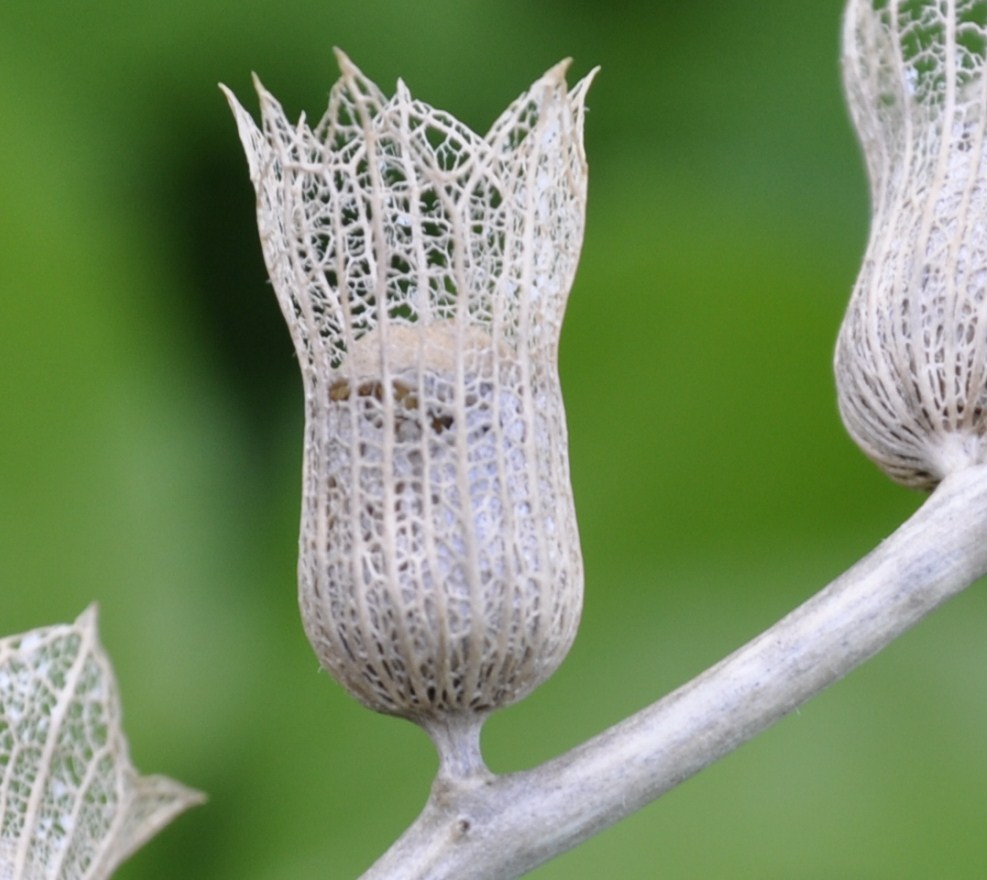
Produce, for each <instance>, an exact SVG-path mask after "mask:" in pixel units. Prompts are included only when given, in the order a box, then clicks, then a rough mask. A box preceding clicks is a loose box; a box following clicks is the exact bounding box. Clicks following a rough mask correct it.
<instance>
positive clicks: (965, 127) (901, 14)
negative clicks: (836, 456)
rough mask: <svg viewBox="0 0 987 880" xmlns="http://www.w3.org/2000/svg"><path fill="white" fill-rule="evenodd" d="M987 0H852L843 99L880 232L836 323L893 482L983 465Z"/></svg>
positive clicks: (849, 372)
mask: <svg viewBox="0 0 987 880" xmlns="http://www.w3.org/2000/svg"><path fill="white" fill-rule="evenodd" d="M985 66H987V4H984V3H983V2H982V0H934V2H933V0H850V2H849V4H848V6H847V10H846V18H845V23H844V42H843V70H844V79H845V85H846V93H847V99H848V102H849V105H850V110H851V115H852V117H853V121H854V123H855V125H856V128H857V131H858V134H859V136H860V140H861V143H862V145H863V148H864V152H865V155H866V160H867V169H868V172H869V176H870V181H871V199H872V219H871V231H870V241H869V244H868V247H867V252H866V255H865V257H864V264H863V268H862V269H861V272H860V276H859V278H858V280H857V284H856V287H855V289H854V292H853V297H852V299H851V301H850V306H849V310H848V312H847V315H846V318H845V319H844V322H843V326H842V328H841V330H840V336H839V342H838V344H837V351H836V377H837V388H838V393H839V405H840V411H841V413H842V415H843V420H844V422H845V424H846V426H847V428H848V430H849V432H850V434H851V435H852V436H853V438H854V439H855V440H856V441H857V443H858V444H859V445H860V446H861V447H862V448H863V450H864V451H865V452H866V453H867V455H869V456H870V457H871V458H872V459H873V460H874V461H875V462H877V464H878V465H880V466H881V467H882V468H883V469H884V470H885V471H886V472H887V473H888V474H889V475H890V476H891V477H893V478H894V479H895V480H898V481H899V482H901V483H904V484H906V485H909V486H915V487H919V488H932V487H934V486H935V485H936V484H937V483H938V482H939V481H940V480H942V479H943V478H944V477H945V476H946V475H948V474H949V473H951V472H953V471H954V470H957V469H961V468H963V467H966V466H969V465H972V464H978V463H982V462H984V461H987V441H985V434H987V76H985Z"/></svg>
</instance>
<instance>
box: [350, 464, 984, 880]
mask: <svg viewBox="0 0 987 880" xmlns="http://www.w3.org/2000/svg"><path fill="white" fill-rule="evenodd" d="M985 573H987V465H980V466H976V467H971V468H968V469H966V470H964V471H961V472H959V473H957V474H955V475H953V476H950V477H948V478H947V479H946V480H944V481H943V482H942V483H941V484H940V486H939V488H938V489H936V491H935V492H934V493H933V494H932V495H931V497H930V498H929V499H928V500H927V501H926V503H925V504H924V505H923V506H922V507H921V508H920V509H919V510H918V511H917V512H916V513H915V514H914V515H913V516H912V517H911V518H910V519H909V520H908V521H907V522H905V524H904V525H902V526H901V527H900V528H899V529H898V530H897V531H896V532H895V533H894V534H893V535H892V536H891V537H890V538H888V539H887V540H886V541H884V542H883V543H882V544H880V545H879V546H878V547H877V549H876V550H874V551H873V552H872V553H870V554H869V555H868V556H866V557H864V559H862V560H861V561H860V562H859V563H857V564H856V565H855V566H853V567H852V568H851V569H850V570H849V571H847V572H846V573H845V574H843V575H842V576H841V577H839V578H837V579H836V580H835V581H834V582H833V583H832V584H830V585H829V586H828V587H826V588H825V589H824V590H822V591H821V592H820V593H818V594H817V595H816V596H814V597H813V598H812V599H810V600H809V601H808V602H806V603H805V604H804V605H802V606H800V607H799V608H797V609H796V610H795V611H793V612H792V613H791V614H789V615H788V616H787V617H785V618H783V619H782V620H781V621H779V622H778V623H777V624H775V625H774V626H773V627H771V628H770V629H768V630H767V631H765V632H764V633H762V634H761V635H760V636H758V637H757V638H756V639H754V640H753V641H751V642H750V643H748V644H747V645H745V646H744V647H743V648H741V649H740V650H738V651H737V652H736V653H734V654H732V655H731V656H729V657H727V658H726V659H725V660H723V661H721V662H720V663H719V664H717V665H716V666H714V667H712V668H711V669H709V670H707V671H706V672H704V673H703V674H702V675H700V676H698V677H697V678H696V679H694V680H693V681H691V682H689V683H688V684H686V685H684V686H683V687H682V688H680V689H679V690H677V691H675V692H673V693H672V694H670V695H669V696H667V697H665V698H664V699H662V700H659V701H658V702H657V703H655V704H654V705H652V706H650V707H649V708H647V709H645V710H643V711H642V712H639V713H638V714H637V715H634V716H632V717H631V718H628V719H627V720H625V721H624V722H622V723H620V724H618V725H616V726H615V727H613V728H611V729H610V730H608V731H606V732H604V733H602V734H601V735H599V736H597V737H595V738H594V739H592V740H590V741H589V742H587V743H585V744H583V745H582V746H579V747H577V748H576V749H573V750H572V751H570V752H568V753H567V754H565V755H562V756H561V757H559V758H557V759H555V760H553V761H550V762H548V763H546V764H543V765H542V766H540V767H537V768H535V769H534V770H530V771H525V772H522V773H515V774H511V775H507V776H502V777H499V778H495V779H490V780H488V781H485V782H482V783H480V784H477V783H476V781H475V780H474V781H473V782H471V783H470V784H468V785H463V786H462V788H460V789H457V788H456V787H455V786H452V787H447V786H443V787H441V791H438V790H437V791H436V792H434V793H433V797H432V798H431V799H430V801H429V803H428V804H427V805H426V808H425V810H424V812H423V813H422V815H421V816H420V817H419V818H418V820H416V822H415V823H414V824H413V825H412V826H411V828H409V829H408V831H407V832H406V834H405V835H404V836H403V837H402V838H401V839H400V840H399V841H398V842H397V843H396V844H395V845H394V846H393V847H392V848H391V850H389V851H388V852H387V853H386V854H385V855H384V856H383V857H382V858H381V859H380V861H379V862H378V863H377V864H376V865H375V866H374V867H373V868H371V869H370V871H368V872H367V873H366V874H365V875H364V880H426V878H427V880H459V878H464V877H469V878H471V880H508V878H514V877H518V876H520V875H521V874H523V873H525V872H526V871H529V870H531V869H533V868H534V867H536V866H537V865H539V864H542V863H543V862H545V861H547V860H548V859H550V858H552V857H553V856H555V855H557V854H559V853H561V852H564V851H566V850H568V849H571V848H572V847H574V846H576V845H577V844H578V843H580V842H582V841H583V840H585V839H587V838H588V837H590V836H592V835H593V834H595V833H596V832H597V831H600V830H601V829H603V828H605V827H607V826H609V825H612V824H614V823H615V822H617V821H618V820H620V819H622V818H623V817H624V816H627V815H628V814H630V813H632V812H634V811H635V810H637V809H639V808H640V807H642V806H644V805H645V804H647V803H649V802H650V801H652V800H654V799H655V798H657V797H659V796H660V795H662V794H663V793H664V792H666V791H668V790H669V789H671V788H673V787H674V786H676V785H677V784H678V783H680V782H682V781H684V780H685V779H687V778H688V777H690V776H692V775H693V774H694V773H696V772H698V771H699V770H701V769H703V768H704V767H706V766H708V765H709V764H711V763H713V762H714V761H715V760H717V759H718V758H720V757H722V756H723V755H725V754H727V753H729V752H730V751H732V750H733V749H734V748H736V747H737V746H739V745H740V744H742V743H743V742H745V741H747V740H748V739H750V738H752V737H753V736H754V735H755V734H757V733H759V732H760V731H762V730H764V729H765V728H767V727H769V726H770V725H771V724H773V723H774V722H775V721H777V720H778V719H779V718H781V717H782V716H783V715H785V714H787V713H788V712H790V711H791V710H792V709H794V708H795V707H797V706H798V705H800V704H801V703H803V702H805V701H806V700H807V699H809V698H810V697H812V696H814V695H815V694H817V693H819V692H820V691H822V690H823V689H824V688H825V687H827V686H828V685H830V684H832V683H833V682H835V681H837V680H838V679H840V678H842V677H843V676H844V675H846V674H847V673H848V672H850V671H851V670H852V669H853V668H854V667H856V666H857V665H859V664H860V663H862V662H863V661H864V660H866V659H867V658H869V657H870V656H872V655H873V654H875V653H876V652H877V651H879V650H881V649H882V648H883V647H885V646H886V645H888V644H889V643H890V642H891V641H893V640H894V639H895V638H896V637H897V636H899V635H901V634H902V633H903V632H904V631H905V630H907V629H908V628H909V627H911V626H912V625H913V624H915V623H917V622H918V621H919V620H921V619H922V618H923V617H925V616H926V615H927V614H929V613H930V612H931V611H933V610H934V609H935V608H936V607H938V606H939V605H940V604H941V603H942V602H944V601H945V600H947V599H949V598H951V597H952V596H954V595H956V594H957V593H959V592H961V591H962V590H963V589H964V588H966V587H967V586H969V585H970V584H971V583H973V581H975V580H976V579H977V578H979V577H980V576H982V575H983V574H985ZM439 795H441V796H439Z"/></svg>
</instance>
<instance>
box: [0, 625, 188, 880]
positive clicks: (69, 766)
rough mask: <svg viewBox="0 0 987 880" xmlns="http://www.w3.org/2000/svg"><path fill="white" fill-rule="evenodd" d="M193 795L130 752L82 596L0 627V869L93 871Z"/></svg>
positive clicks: (115, 861) (39, 878) (34, 878)
mask: <svg viewBox="0 0 987 880" xmlns="http://www.w3.org/2000/svg"><path fill="white" fill-rule="evenodd" d="M202 800H203V798H202V795H201V794H200V793H199V792H196V791H193V790H192V789H189V788H186V787H185V786H183V785H181V784H179V783H177V782H174V781H172V780H171V779H167V778H166V777H163V776H139V775H138V774H137V771H136V770H135V769H134V767H133V765H132V764H131V762H130V755H129V750H128V748H127V741H126V739H125V737H124V734H123V729H122V727H121V723H120V702H119V698H118V696H117V690H116V681H115V679H114V676H113V669H112V667H111V666H110V661H109V659H108V658H107V656H106V654H105V652H104V651H103V648H102V646H101V645H100V643H99V638H98V636H97V633H96V612H95V609H94V608H90V609H89V610H87V611H86V612H85V613H84V614H82V615H81V616H80V617H79V618H78V619H77V620H76V621H75V623H74V624H67V625H61V626H51V627H45V628H43V629H36V630H32V631H31V632H28V633H23V634H21V635H16V636H11V637H8V638H5V639H0V880H104V878H107V877H109V876H110V875H111V874H112V873H113V871H114V870H115V869H116V868H117V866H118V865H119V864H120V863H121V862H122V861H123V860H124V859H126V858H127V857H128V856H129V855H130V854H131V853H133V852H134V850H136V849H138V848H139V847H140V846H141V845H143V844H144V843H145V842H146V841H147V840H148V839H149V838H151V837H152V836H154V834H156V833H157V832H158V831H159V830H160V829H161V828H162V827H163V826H164V825H166V824H167V823H168V822H169V821H171V819H173V818H174V817H175V816H176V815H177V814H178V813H180V812H182V811H183V810H185V809H187V808H188V807H190V806H193V805H195V804H198V803H201V801H202Z"/></svg>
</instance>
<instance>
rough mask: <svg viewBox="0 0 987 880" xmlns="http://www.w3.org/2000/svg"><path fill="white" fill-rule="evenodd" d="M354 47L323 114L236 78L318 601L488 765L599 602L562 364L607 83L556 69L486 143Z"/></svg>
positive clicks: (306, 559) (309, 577)
mask: <svg viewBox="0 0 987 880" xmlns="http://www.w3.org/2000/svg"><path fill="white" fill-rule="evenodd" d="M339 61H340V67H341V70H342V74H343V75H342V78H341V80H340V81H339V82H338V83H337V84H336V86H334V88H333V89H332V92H331V93H330V97H329V108H328V110H327V112H326V115H325V116H324V117H323V119H322V121H321V122H319V124H318V125H317V126H315V128H314V129H310V128H309V127H308V126H307V125H306V124H305V122H304V120H302V121H301V122H299V123H298V124H297V125H295V124H291V123H289V122H288V121H287V119H286V118H285V116H284V112H283V110H282V109H281V107H280V106H278V104H277V102H276V101H275V100H274V98H273V97H271V95H270V94H268V93H267V92H266V91H265V90H264V89H263V88H262V87H261V86H260V85H259V84H258V92H259V94H260V98H261V107H262V116H263V128H262V129H261V128H258V127H257V126H256V125H255V124H254V122H253V120H252V119H251V118H250V116H249V115H248V114H247V113H246V112H245V111H244V110H243V108H242V107H240V105H239V104H237V103H236V101H235V100H234V99H233V98H232V96H231V95H228V97H229V98H230V101H231V105H232V106H233V109H234V113H235V114H236V117H237V124H238V127H239V131H240V137H241V140H242V141H243V144H244V147H245V149H246V152H247V158H248V162H249V165H250V174H251V179H252V181H253V183H254V186H255V188H256V190H257V213H258V225H259V228H260V233H261V242H262V244H263V247H264V256H265V260H266V262H267V267H268V271H269V273H270V276H271V280H272V282H273V284H274V289H275V291H276V292H277V295H278V299H279V301H280V304H281V309H282V312H283V313H284V315H285V318H286V320H287V322H288V326H289V329H290V330H291V333H292V337H293V339H294V342H295V348H296V351H297V353H298V357H299V361H300V363H301V367H302V378H303V380H304V384H305V399H306V418H305V422H306V429H305V457H304V462H305V463H304V476H303V480H304V487H303V502H302V529H301V542H300V543H301V552H300V560H299V595H300V602H301V607H302V617H303V620H304V623H305V629H306V632H307V633H308V636H309V638H310V640H311V642H312V645H313V647H314V648H315V651H316V653H317V655H318V656H319V659H320V660H321V661H322V663H323V664H324V665H325V666H326V667H327V668H328V669H329V670H330V671H331V672H332V673H333V675H335V676H336V677H337V678H338V679H339V680H340V681H341V682H342V683H343V684H344V685H345V686H346V687H347V688H348V689H349V690H350V692H351V693H353V694H354V695H355V696H357V697H358V698H359V699H360V700H362V701H363V702H364V703H365V704H367V705H368V706H370V707H372V708H374V709H377V710H379V711H381V712H386V713H389V714H394V715H401V716H404V717H407V718H411V719H413V720H415V721H417V722H419V723H421V724H422V725H423V726H424V727H426V729H428V730H429V732H430V733H431V734H432V737H433V739H434V740H435V741H436V743H437V745H438V747H439V752H440V755H441V756H442V764H443V767H444V768H445V769H446V770H447V771H450V772H454V773H466V774H470V773H475V772H476V771H477V769H478V768H480V767H482V762H480V761H479V757H478V748H477V741H476V738H477V735H478V731H479V723H480V721H482V719H483V718H484V717H485V716H486V714H487V713H488V712H489V711H490V710H492V709H494V708H496V707H498V706H502V705H505V704H507V703H510V702H511V701H513V700H516V699H518V698H519V697H521V696H523V695H524V694H526V693H527V692H528V691H530V690H531V689H532V688H534V687H535V686H536V685H537V684H538V683H539V682H541V681H543V680H544V679H545V678H546V677H547V676H548V675H549V674H550V673H551V672H552V671H553V670H554V669H555V667H556V666H557V665H558V663H559V662H560V661H561V660H562V658H563V656H564V655H565V653H566V651H567V650H568V648H569V646H570V644H571V642H572V639H573V637H574V635H575V629H576V625H577V621H578V617H579V612H580V606H581V603H582V560H581V556H580V551H579V539H578V534H577V531H576V521H575V514H574V511H573V503H572V490H571V487H570V485H569V465H568V451H567V439H566V426H565V414H564V411H563V407H562V395H561V390H560V387H559V377H558V367H557V356H558V343H559V332H560V329H561V324H562V315H563V312H564V311H565V305H566V300H567V298H568V295H569V289H570V286H571V284H572V280H573V276H574V274H575V270H576V263H577V260H578V256H579V249H580V246H581V244H582V233H583V224H584V218H585V205H586V164H585V155H584V153H583V146H582V124H583V100H584V98H585V93H586V89H587V88H588V86H589V82H590V78H591V77H587V78H586V79H584V80H583V81H582V82H581V83H579V84H578V85H577V86H576V87H575V88H574V89H572V90H571V91H569V90H568V89H567V87H566V84H565V69H566V66H567V65H566V63H563V64H560V65H557V66H556V67H554V68H553V69H552V70H550V71H548V73H546V74H545V75H544V76H543V77H542V78H541V79H539V80H538V81H537V82H536V83H535V84H534V85H533V86H532V87H531V89H529V90H528V91H527V92H525V93H524V94H523V95H521V96H520V97H519V98H518V99H517V100H516V101H515V102H514V103H513V104H512V105H511V106H510V107H509V108H508V110H507V111H506V112H505V113H504V114H503V115H502V116H501V117H500V119H499V120H498V121H497V122H496V123H495V124H494V125H493V127H492V128H491V129H490V131H489V133H488V134H487V135H486V136H484V137H481V136H479V135H477V134H475V133H474V132H472V131H470V129H468V128H467V127H466V126H464V125H462V123H460V122H458V121H457V120H455V119H453V118H452V117H451V116H449V115H448V114H446V113H443V112H442V111H439V110H436V109H434V108H432V107H429V106H428V105H427V104H423V103H422V102H420V101H416V100H414V99H413V98H412V97H411V95H410V93H409V92H408V90H407V88H405V87H404V85H403V84H400V83H399V84H398V89H397V94H395V95H394V97H392V98H386V97H385V96H384V95H382V94H381V92H380V90H379V89H378V88H377V87H376V86H375V85H374V84H373V83H372V82H370V81H369V80H367V79H366V78H365V77H364V76H363V75H362V74H361V73H360V71H359V70H357V69H356V67H355V66H354V65H353V64H352V62H350V61H349V59H348V58H346V57H345V56H343V55H342V54H339ZM452 767H455V768H456V769H455V770H450V768H452Z"/></svg>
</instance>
